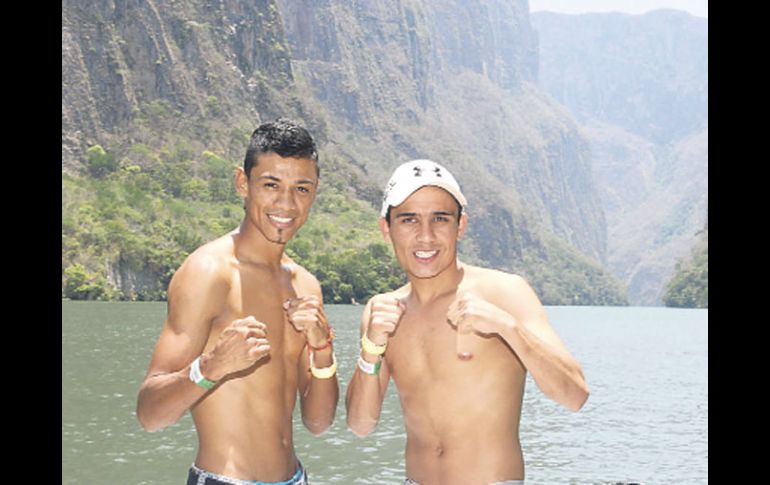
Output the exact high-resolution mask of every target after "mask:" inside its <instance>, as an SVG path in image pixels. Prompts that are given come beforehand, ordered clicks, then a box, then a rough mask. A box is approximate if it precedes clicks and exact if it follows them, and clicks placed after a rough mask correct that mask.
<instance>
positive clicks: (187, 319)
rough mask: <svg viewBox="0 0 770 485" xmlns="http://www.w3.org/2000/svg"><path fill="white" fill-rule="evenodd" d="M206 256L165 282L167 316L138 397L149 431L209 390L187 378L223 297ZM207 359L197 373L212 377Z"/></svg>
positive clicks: (170, 420)
mask: <svg viewBox="0 0 770 485" xmlns="http://www.w3.org/2000/svg"><path fill="white" fill-rule="evenodd" d="M205 259H206V258H199V257H197V255H191V257H190V258H189V259H188V260H187V261H185V263H184V264H183V265H182V266H181V267H180V268H179V270H178V271H177V272H176V274H174V277H173V278H172V279H171V283H170V284H169V288H168V315H167V317H166V321H165V323H164V325H163V329H162V330H161V333H160V337H159V338H158V342H157V344H156V346H155V351H154V353H153V355H152V360H151V362H150V366H149V368H148V371H147V375H146V376H145V379H144V382H143V383H142V386H141V387H140V389H139V395H138V399H137V407H136V415H137V418H138V419H139V422H140V423H141V424H142V427H143V428H144V429H145V430H147V431H156V430H159V429H161V428H164V427H166V426H168V425H170V424H173V423H175V422H176V421H178V420H179V418H180V417H182V415H183V414H184V413H185V411H187V410H188V409H189V408H190V407H191V406H192V405H193V404H195V402H196V401H198V400H199V399H200V398H201V397H203V395H204V394H206V392H207V390H206V389H204V388H203V387H201V386H198V385H196V384H195V383H193V382H192V381H191V380H190V378H189V373H190V365H191V363H192V362H193V360H195V358H196V357H198V356H199V355H201V352H202V351H203V349H204V347H205V345H206V342H207V340H208V337H209V329H210V324H211V321H212V320H213V319H214V318H215V316H216V312H217V311H218V310H221V304H222V302H223V301H224V300H223V299H220V295H218V294H217V292H218V291H219V292H221V291H222V289H217V288H216V286H218V285H216V276H217V270H216V264H215V263H214V262H213V261H208V264H206V263H207V262H206V261H205ZM217 306H219V307H220V308H217V309H216V310H215V308H216V307H217ZM206 364H208V362H207V358H206V356H203V357H202V358H201V373H202V374H203V376H205V377H206V378H208V379H210V380H216V378H215V376H212V375H211V374H210V373H207V372H206V371H207V369H206V367H207V365H206Z"/></svg>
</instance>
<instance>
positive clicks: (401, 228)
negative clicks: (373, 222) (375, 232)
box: [380, 186, 468, 278]
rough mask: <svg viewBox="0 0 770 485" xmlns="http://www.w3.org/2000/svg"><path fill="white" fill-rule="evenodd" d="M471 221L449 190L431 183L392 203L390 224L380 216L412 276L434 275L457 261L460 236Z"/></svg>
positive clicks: (397, 256)
mask: <svg viewBox="0 0 770 485" xmlns="http://www.w3.org/2000/svg"><path fill="white" fill-rule="evenodd" d="M467 222H468V218H467V216H466V215H465V214H463V215H462V216H459V215H458V204H457V201H455V199H454V198H453V197H452V196H451V195H449V192H447V191H445V190H444V189H440V188H438V187H432V186H427V187H423V188H421V189H419V190H417V191H415V192H414V193H412V195H410V196H409V197H407V199H406V200H405V201H404V202H403V203H402V204H401V205H398V206H395V207H392V208H391V210H390V225H388V223H387V222H386V221H385V219H384V218H380V229H381V230H382V232H383V234H384V235H385V237H386V238H389V239H390V241H391V243H392V244H393V249H394V251H395V253H396V258H397V259H398V262H399V263H400V264H401V266H402V267H403V268H404V270H405V271H406V272H407V274H408V275H409V277H410V278H412V277H413V278H433V277H435V276H438V275H440V274H441V273H443V272H444V271H445V270H446V269H447V268H450V267H453V266H454V265H456V260H457V240H458V239H460V238H461V237H462V235H463V234H464V233H465V227H466V225H467Z"/></svg>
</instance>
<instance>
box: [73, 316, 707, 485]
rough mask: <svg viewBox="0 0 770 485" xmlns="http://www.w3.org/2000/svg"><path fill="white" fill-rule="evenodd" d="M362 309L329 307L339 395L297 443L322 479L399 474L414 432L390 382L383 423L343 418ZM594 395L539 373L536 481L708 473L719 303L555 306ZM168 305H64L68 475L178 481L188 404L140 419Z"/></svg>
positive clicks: (531, 472)
mask: <svg viewBox="0 0 770 485" xmlns="http://www.w3.org/2000/svg"><path fill="white" fill-rule="evenodd" d="M362 308H363V307H360V306H350V305H328V306H327V315H328V317H329V320H330V321H331V322H332V324H333V325H334V326H335V329H336V330H337V339H336V340H335V352H336V354H337V358H338V361H339V367H338V373H339V381H340V386H341V389H340V403H339V408H338V410H337V418H336V420H335V422H334V424H333V425H332V427H331V429H330V430H329V431H327V432H326V433H325V434H324V435H322V436H321V437H313V436H312V435H310V433H308V432H307V431H306V430H305V429H304V428H303V427H302V425H301V421H300V420H299V419H295V426H294V428H295V447H296V450H297V454H298V456H299V458H300V459H301V460H302V462H303V463H304V465H305V466H306V468H307V469H308V472H309V475H310V479H311V483H312V484H313V485H324V484H401V483H403V478H404V464H403V451H404V442H405V433H404V428H403V421H402V418H401V408H400V404H399V401H398V396H397V395H396V389H395V386H393V385H392V384H391V387H390V390H389V391H388V395H387V396H386V399H385V403H384V404H383V411H382V416H381V420H380V423H379V425H378V427H377V430H376V431H375V432H374V433H372V434H371V435H369V436H368V437H366V438H358V437H356V436H355V435H353V433H351V432H350V431H349V430H347V428H346V426H345V419H344V417H345V409H344V396H345V388H346V385H347V381H348V380H349V379H350V376H351V375H352V372H353V369H354V366H355V359H356V355H357V351H358V345H359V343H358V327H359V319H360V315H361V310H362ZM547 310H548V315H549V317H550V320H551V324H552V325H553V327H554V328H555V329H556V331H557V333H558V334H559V336H560V337H561V338H562V340H563V341H564V343H565V344H566V345H567V347H568V348H569V349H570V351H571V352H572V354H573V355H574V356H575V357H576V358H577V360H578V361H579V362H580V363H581V365H582V366H583V371H584V373H585V376H586V379H587V381H588V385H589V387H590V389H591V396H590V398H589V400H588V402H587V403H586V404H585V406H584V407H583V409H582V410H581V411H579V412H577V413H572V412H570V411H568V410H566V409H564V408H562V407H560V406H559V405H558V404H556V403H554V402H553V401H550V400H549V399H548V398H546V397H545V396H543V394H542V393H541V392H540V391H539V389H538V388H537V385H536V384H535V383H534V381H532V379H531V378H528V382H527V388H526V393H525V396H524V406H523V411H522V418H521V441H522V447H523V450H524V459H525V463H526V479H527V484H528V485H533V484H544V485H545V484H604V483H609V482H613V483H615V482H623V481H628V482H637V483H643V484H645V485H653V484H706V483H708V310H687V309H672V308H654V307H547ZM165 311H166V305H165V303H127V302H70V301H63V302H62V484H73V485H74V484H77V485H83V484H128V485H133V484H137V485H138V484H162V485H166V484H181V483H184V481H185V479H186V475H187V469H188V467H189V466H190V463H191V462H192V460H193V458H194V456H195V452H196V447H197V438H196V433H195V429H194V427H193V423H192V419H191V418H190V416H189V413H188V414H186V415H185V416H184V417H183V418H182V419H181V420H180V421H179V422H178V423H176V424H174V425H172V426H170V427H168V428H166V429H164V430H161V431H159V432H156V433H147V432H145V431H143V430H142V428H141V426H140V425H139V423H138V421H137V420H136V416H135V412H134V411H135V406H136V393H137V390H138V389H139V385H140V384H141V381H142V379H143V378H144V374H145V372H146V370H147V365H148V364H149V359H150V354H151V353H152V350H153V347H154V345H155V340H156V339H157V337H158V333H159V331H160V326H161V325H162V322H163V319H164V316H165Z"/></svg>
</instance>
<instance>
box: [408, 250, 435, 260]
mask: <svg viewBox="0 0 770 485" xmlns="http://www.w3.org/2000/svg"><path fill="white" fill-rule="evenodd" d="M436 253H438V251H415V252H414V255H415V256H417V257H418V258H420V259H428V258H432V257H433V256H435V255H436Z"/></svg>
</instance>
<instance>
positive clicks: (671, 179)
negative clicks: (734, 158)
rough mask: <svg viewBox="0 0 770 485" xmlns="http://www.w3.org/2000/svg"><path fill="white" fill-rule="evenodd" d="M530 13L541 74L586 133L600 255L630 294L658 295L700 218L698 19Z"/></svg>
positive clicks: (702, 115)
mask: <svg viewBox="0 0 770 485" xmlns="http://www.w3.org/2000/svg"><path fill="white" fill-rule="evenodd" d="M532 19H533V20H532V21H533V25H535V28H536V30H537V32H538V36H539V42H540V47H541V52H540V58H541V64H540V70H539V76H540V85H541V86H542V87H543V88H544V89H545V90H546V91H547V92H548V93H549V94H551V95H552V96H553V97H554V98H556V99H557V100H558V101H560V102H562V103H564V105H565V106H567V107H568V108H569V109H570V111H571V112H572V113H574V115H575V117H576V119H577V120H578V121H579V123H580V125H581V132H582V133H583V134H584V136H585V137H586V139H587V140H588V141H589V145H590V152H591V155H590V156H591V158H592V162H593V168H594V174H595V181H596V185H597V188H598V192H599V195H600V198H601V202H602V205H603V208H604V210H605V213H606V218H607V227H608V240H607V244H608V252H607V263H608V265H609V267H610V269H611V270H612V271H613V273H614V274H615V275H616V276H618V277H619V278H621V279H622V280H623V281H624V282H625V283H626V284H627V285H628V289H629V299H630V301H631V303H632V304H642V305H659V304H661V299H660V298H661V295H662V293H663V291H664V285H665V282H666V281H667V280H668V279H669V277H670V275H671V272H672V271H673V269H674V265H675V263H676V261H677V259H678V258H681V257H683V256H685V255H687V254H688V253H689V250H690V247H691V246H692V245H693V244H694V243H695V239H696V238H695V234H696V233H697V232H698V231H699V230H700V228H701V227H703V224H704V221H705V218H706V212H707V200H708V21H707V20H706V19H701V18H696V17H693V16H691V15H689V14H687V13H684V12H678V11H673V10H659V11H653V12H650V13H648V14H645V15H633V16H632V15H623V14H585V15H559V14H553V13H546V12H543V13H537V14H533V15H532Z"/></svg>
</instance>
